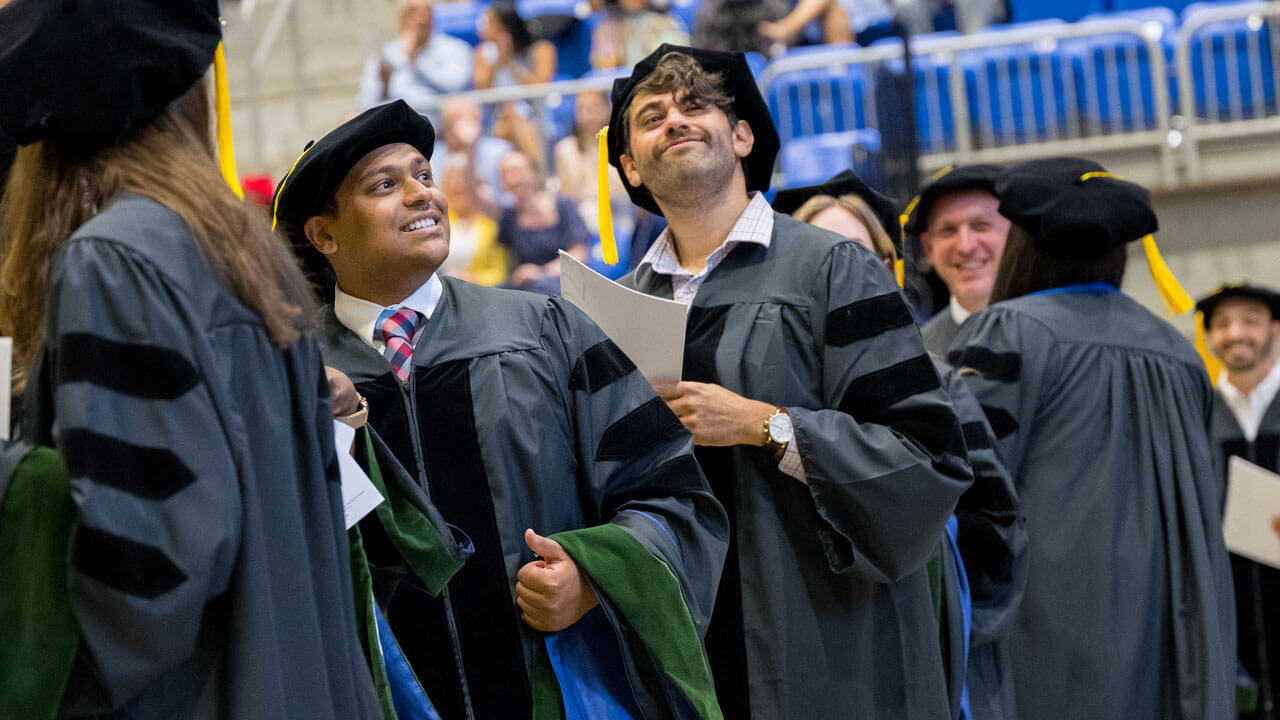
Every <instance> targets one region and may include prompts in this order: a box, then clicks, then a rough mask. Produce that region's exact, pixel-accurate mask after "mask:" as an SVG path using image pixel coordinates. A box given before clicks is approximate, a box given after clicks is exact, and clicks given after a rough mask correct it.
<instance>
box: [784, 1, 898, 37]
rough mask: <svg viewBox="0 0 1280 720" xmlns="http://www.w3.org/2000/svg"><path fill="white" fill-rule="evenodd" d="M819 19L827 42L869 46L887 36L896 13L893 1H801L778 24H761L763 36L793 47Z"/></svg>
mask: <svg viewBox="0 0 1280 720" xmlns="http://www.w3.org/2000/svg"><path fill="white" fill-rule="evenodd" d="M815 20H821V22H822V41H823V42H824V43H827V44H839V43H848V42H854V41H855V40H856V41H857V42H859V43H861V44H863V45H868V44H870V43H871V42H872V41H873V40H876V39H879V38H880V37H884V36H885V35H886V34H887V33H886V32H885V31H886V30H887V29H888V26H889V23H890V22H892V21H893V10H892V8H891V3H890V2H889V0H800V2H798V3H796V5H795V7H793V8H792V9H791V12H789V13H787V14H786V15H785V16H784V17H782V18H781V19H779V20H777V21H776V22H762V23H760V34H761V35H764V36H765V37H767V38H769V39H770V40H774V41H777V42H780V43H783V44H786V45H792V44H794V41H795V38H796V37H797V36H799V35H800V32H801V31H802V30H803V29H804V27H805V26H806V25H808V24H809V23H811V22H813V21H815Z"/></svg>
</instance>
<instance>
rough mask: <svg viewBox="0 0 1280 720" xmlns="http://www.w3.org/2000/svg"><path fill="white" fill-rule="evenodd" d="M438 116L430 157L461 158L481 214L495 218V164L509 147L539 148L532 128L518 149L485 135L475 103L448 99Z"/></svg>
mask: <svg viewBox="0 0 1280 720" xmlns="http://www.w3.org/2000/svg"><path fill="white" fill-rule="evenodd" d="M441 115H442V116H443V122H442V124H441V126H440V136H439V138H437V140H436V147H435V151H434V157H438V158H441V159H442V161H443V159H444V158H446V157H453V156H458V157H462V158H465V159H466V161H467V164H466V169H467V170H469V171H470V173H471V179H470V180H468V182H469V183H470V184H471V185H472V186H473V187H472V190H473V192H474V193H475V198H476V201H477V202H479V203H480V209H481V212H483V213H485V214H486V215H489V216H490V217H492V218H496V217H498V206H497V204H496V203H497V201H496V195H497V192H498V188H499V185H500V182H499V178H498V164H499V163H501V162H502V158H504V157H506V156H507V153H509V152H511V150H512V149H513V147H518V148H519V149H520V150H524V151H525V152H532V151H536V150H537V148H538V147H540V145H541V140H540V139H539V138H538V136H537V133H536V132H533V129H532V128H529V132H526V133H525V134H524V136H523V137H521V138H519V139H520V140H521V142H522V143H523V144H522V145H518V146H513V144H512V143H511V142H508V141H507V140H503V139H501V138H497V137H493V136H491V135H485V134H484V117H483V112H482V110H481V108H480V105H479V104H478V103H475V102H472V101H470V100H464V99H462V98H451V99H450V100H449V101H448V102H446V103H445V104H444V107H443V108H441Z"/></svg>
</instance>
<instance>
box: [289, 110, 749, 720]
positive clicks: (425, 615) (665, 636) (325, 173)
mask: <svg viewBox="0 0 1280 720" xmlns="http://www.w3.org/2000/svg"><path fill="white" fill-rule="evenodd" d="M433 145H434V130H433V129H432V127H431V125H430V123H429V122H428V121H427V120H426V119H425V118H424V117H422V116H420V115H419V114H418V113H416V112H415V111H413V110H412V109H411V108H409V106H408V105H406V104H404V103H403V102H399V101H397V102H394V103H389V104H387V105H383V106H380V107H378V108H374V109H372V110H369V111H366V112H365V113H363V114H361V115H359V116H357V117H356V118H354V119H352V120H351V121H349V122H347V123H346V124H344V125H342V126H341V127H339V128H337V129H335V130H334V131H332V132H331V133H329V134H328V135H326V136H325V137H324V138H322V139H321V140H319V141H318V142H316V143H314V144H308V146H307V150H306V151H305V152H304V154H303V156H302V157H301V159H300V160H299V161H298V162H297V163H296V165H295V167H294V168H293V170H292V171H291V172H290V174H289V175H288V176H286V177H285V178H284V179H283V180H282V181H281V183H280V185H279V187H278V189H277V195H276V211H277V217H278V218H279V220H280V222H281V224H282V226H283V227H284V228H285V229H286V231H287V232H288V234H289V236H290V238H291V240H292V242H293V244H294V248H295V250H296V251H297V252H298V254H299V256H300V257H301V258H302V260H303V262H304V263H306V264H307V266H308V267H309V268H310V269H311V271H312V272H313V275H314V277H315V278H316V280H317V283H318V285H320V287H321V291H322V292H324V293H326V294H328V295H329V296H330V297H331V298H332V299H333V302H332V304H330V305H328V306H327V307H325V308H324V309H323V310H322V322H323V325H324V327H323V331H322V340H323V346H324V353H325V359H326V361H327V362H328V363H329V364H331V365H333V366H335V367H337V368H338V369H340V370H342V371H343V372H345V373H346V374H347V375H348V376H350V378H351V379H352V381H354V382H355V385H356V388H357V389H358V390H359V392H360V393H361V394H363V395H364V397H365V398H367V401H368V405H369V411H370V420H369V422H370V424H371V425H372V426H373V427H374V428H375V429H376V430H377V432H378V433H379V435H380V436H381V437H382V438H383V439H384V440H385V441H386V443H387V445H388V446H389V447H390V449H391V451H392V452H393V453H394V454H395V456H396V457H397V458H398V459H399V460H400V462H401V464H403V465H404V467H405V468H407V469H409V470H410V472H412V473H413V475H414V476H415V478H416V480H417V482H418V483H419V485H420V486H421V487H422V488H423V489H424V490H425V491H426V492H427V494H428V496H429V498H430V500H431V501H432V502H433V503H434V505H435V507H436V508H437V509H438V510H439V512H440V513H441V515H442V516H443V518H444V519H445V520H446V521H447V522H449V523H451V524H452V525H454V526H456V527H457V528H459V529H460V530H461V531H462V532H463V533H465V535H466V536H467V537H468V538H469V541H470V544H471V546H472V547H473V549H474V553H473V554H472V555H471V557H470V558H469V559H468V560H467V561H466V563H465V565H464V566H463V567H462V568H461V569H460V570H459V571H458V573H457V574H456V575H455V576H454V577H453V578H452V580H450V581H449V582H448V584H447V586H446V587H444V588H443V589H442V590H441V592H440V593H439V595H438V596H435V597H433V596H432V592H431V590H432V589H430V588H425V587H423V586H421V584H419V583H417V582H416V580H415V579H414V578H413V577H406V576H403V574H401V575H400V577H401V578H402V579H401V580H400V581H398V582H395V583H383V584H382V586H380V587H375V595H376V596H377V599H378V602H379V604H380V605H381V606H382V607H383V608H384V609H385V612H386V615H387V618H388V621H389V622H390V625H391V628H392V630H393V631H394V632H395V634H396V638H397V640H398V641H399V642H400V644H401V646H402V648H403V650H404V652H405V655H406V657H407V659H408V661H409V663H410V664H411V665H412V667H413V669H414V671H415V672H416V673H417V674H418V678H419V679H420V680H421V681H422V684H423V687H424V688H425V689H426V692H427V695H428V697H429V698H430V700H431V702H432V703H434V705H435V707H436V708H437V709H438V710H439V711H440V713H441V715H442V716H443V717H445V718H492V719H495V720H496V719H501V720H508V719H516V718H528V717H531V716H532V717H536V718H541V717H545V716H547V715H545V713H550V716H555V715H556V714H558V713H560V712H563V711H569V712H574V711H575V710H576V711H578V712H585V713H586V714H587V715H588V716H592V717H599V716H601V715H602V713H608V712H613V711H619V712H631V713H640V712H643V713H645V714H646V716H674V717H678V718H712V717H720V710H719V707H718V706H717V704H716V699H715V696H714V692H713V690H712V685H711V678H710V674H709V671H708V669H707V666H706V657H705V654H704V651H703V648H702V643H701V636H702V634H703V633H704V632H705V630H706V627H707V623H708V619H709V617H710V614H711V605H712V601H713V599H714V593H715V587H716V583H717V580H718V578H719V575H720V570H721V566H722V563H723V560H724V552H725V547H726V542H727V537H726V536H727V532H728V531H727V524H726V518H725V514H724V511H723V509H722V508H721V507H720V505H719V503H718V502H716V500H715V498H714V496H713V495H712V494H711V492H710V489H709V488H708V486H707V483H706V479H705V478H704V477H703V475H702V472H701V471H700V470H699V468H698V465H697V463H696V462H695V460H694V458H693V443H692V438H691V436H690V435H689V433H688V432H687V431H685V430H684V428H683V427H681V425H680V423H679V421H678V420H677V419H676V417H675V416H674V415H673V414H672V413H671V411H670V410H668V409H667V407H666V405H665V404H663V402H662V401H661V400H660V399H659V398H658V397H657V396H656V395H655V394H654V392H653V389H652V388H651V387H650V386H649V384H648V383H647V382H646V381H645V379H644V378H643V377H642V376H641V375H640V374H639V372H638V371H637V370H636V369H635V366H634V365H633V364H632V363H631V361H630V360H629V359H628V358H627V357H626V356H625V355H624V354H623V353H622V352H621V351H620V350H619V349H618V348H617V346H615V345H614V344H613V343H612V342H611V341H610V340H609V339H608V338H607V337H606V336H605V335H604V333H603V332H602V331H601V330H600V329H599V328H598V327H596V325H595V324H594V323H592V322H591V321H590V320H589V319H588V318H587V317H586V315H585V314H583V313H582V312H581V311H580V310H578V309H577V308H576V307H574V306H572V305H569V304H567V303H565V302H563V301H561V300H560V299H558V298H548V297H546V296H541V295H535V294H531V293H525V292H518V291H510V290H499V289H494V288H485V287H480V286H477V285H472V284H470V283H467V282H464V281H461V280H457V279H455V278H441V277H439V276H438V275H436V274H435V270H436V268H437V267H438V266H439V264H440V262H442V261H443V260H444V258H445V256H446V255H447V253H448V238H449V228H448V215H447V210H448V206H447V201H446V200H445V198H444V195H443V193H442V192H441V191H440V189H439V188H438V187H437V186H436V185H435V183H434V182H433V179H432V175H431V166H430V163H429V158H430V155H431V150H432V147H433ZM402 313H403V314H407V316H415V317H417V320H416V321H415V328H414V329H413V330H412V331H407V332H406V336H407V337H406V338H403V339H401V338H392V337H391V336H389V335H387V334H385V333H381V334H379V335H378V336H377V337H378V338H382V339H381V340H375V336H374V335H373V331H374V329H375V328H386V327H388V326H387V325H386V324H385V323H384V322H382V321H380V320H379V317H380V315H383V314H386V315H387V316H389V317H390V316H392V315H397V316H401V317H403V316H406V315H402ZM414 314H416V315H414ZM397 324H398V323H397ZM355 327H359V328H360V332H359V333H358V334H357V332H356V331H355V330H354V329H353V328H355ZM396 329H397V328H395V327H392V328H390V330H391V331H392V332H394V331H396ZM406 340H407V342H408V345H406V344H405V342H406ZM378 345H380V346H381V347H375V346H378ZM388 350H389V351H390V352H389V353H388V352H387V351H388ZM389 358H393V360H389ZM361 530H362V532H364V534H365V538H366V540H367V543H366V547H367V548H368V550H369V556H370V563H371V565H373V566H374V569H375V573H376V570H377V567H378V566H384V567H386V566H392V565H395V564H396V563H397V562H398V561H399V559H398V557H397V556H396V555H395V553H394V552H393V551H392V549H390V548H388V547H386V543H382V542H380V540H379V537H378V533H379V531H378V528H377V526H376V525H373V524H366V523H362V524H361ZM380 545H381V546H382V547H381V548H380ZM539 556H540V557H541V559H539ZM376 579H377V578H376V576H375V582H376ZM597 603H598V606H597ZM593 688H595V689H593ZM600 688H604V690H603V691H599V689H600ZM602 698H603V699H602ZM597 701H598V702H600V703H603V704H604V706H607V708H613V710H609V709H607V708H606V707H601V706H597V705H593V704H592V703H593V702H597ZM584 708H585V709H584Z"/></svg>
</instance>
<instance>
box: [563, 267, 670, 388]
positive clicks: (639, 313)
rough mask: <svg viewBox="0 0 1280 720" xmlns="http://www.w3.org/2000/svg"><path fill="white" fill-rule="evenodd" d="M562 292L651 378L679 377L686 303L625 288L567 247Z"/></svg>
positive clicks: (662, 379) (665, 379)
mask: <svg viewBox="0 0 1280 720" xmlns="http://www.w3.org/2000/svg"><path fill="white" fill-rule="evenodd" d="M560 295H561V296H563V297H564V299H565V300H568V301H569V302H571V303H573V304H574V305H577V306H578V307H579V308H581V309H582V311H583V312H585V313H586V314H587V316H588V317H590V318H591V319H592V320H594V321H595V323H596V324H597V325H599V326H600V329H601V330H604V332H605V334H606V335H608V336H609V339H610V340H613V342H614V344H616V345H617V346H618V347H619V348H621V349H622V352H624V353H626V354H627V357H629V358H631V362H633V363H635V364H636V367H637V368H639V369H640V374H641V375H644V376H645V378H647V379H648V380H649V382H651V383H654V382H672V381H678V380H679V379H680V372H681V370H683V368H684V327H685V322H686V320H688V317H689V307H688V306H687V305H685V304H684V303H679V302H675V301H674V300H665V299H663V298H656V297H653V296H652V295H645V294H644V293H642V292H637V291H635V290H632V289H631V288H626V287H623V286H621V285H619V284H618V283H616V282H614V281H612V280H610V279H609V278H607V277H605V276H603V275H601V274H600V273H598V272H596V271H595V270H592V269H591V268H589V267H587V266H586V265H583V264H582V263H581V262H579V261H578V260H577V259H576V258H574V257H573V256H572V255H569V254H568V253H566V252H564V251H563V250H561V251H560Z"/></svg>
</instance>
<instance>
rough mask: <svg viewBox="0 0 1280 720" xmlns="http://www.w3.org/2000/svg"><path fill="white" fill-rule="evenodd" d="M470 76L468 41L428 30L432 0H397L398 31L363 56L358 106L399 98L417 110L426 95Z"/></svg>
mask: <svg viewBox="0 0 1280 720" xmlns="http://www.w3.org/2000/svg"><path fill="white" fill-rule="evenodd" d="M471 77H472V69H471V46H470V45H468V44H467V43H466V42H465V41H463V40H459V39H458V38H455V37H451V36H449V35H445V34H444V33H437V32H434V31H433V26H432V15H431V0H401V2H400V37H398V38H396V39H395V40H391V41H389V42H387V44H385V45H383V46H382V50H381V51H380V52H379V53H378V54H377V55H375V56H373V57H371V58H369V59H368V60H367V61H365V64H364V72H363V73H362V74H361V76H360V91H359V94H358V95H357V98H356V101H357V102H358V103H359V105H360V107H361V108H362V109H363V108H370V107H373V106H374V105H379V104H381V103H384V102H387V101H388V100H395V99H397V98H402V99H403V100H404V101H405V102H407V103H409V105H411V106H412V107H415V108H418V110H419V111H421V110H422V109H423V108H424V107H425V103H426V101H427V99H428V98H432V97H436V96H439V95H445V94H448V93H455V92H459V91H461V90H465V89H466V88H467V85H468V84H469V83H470V82H471Z"/></svg>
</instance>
